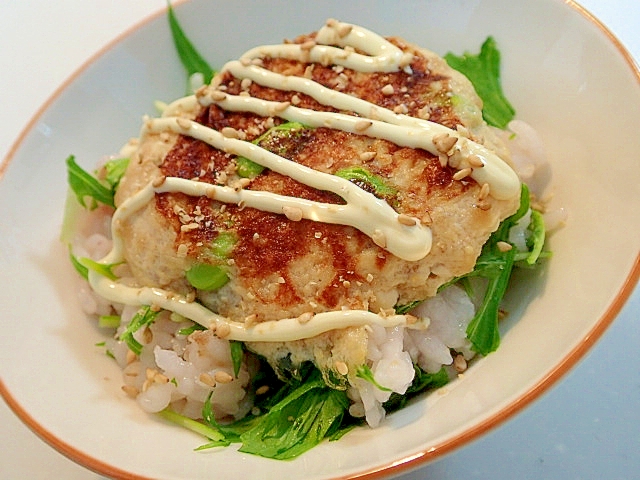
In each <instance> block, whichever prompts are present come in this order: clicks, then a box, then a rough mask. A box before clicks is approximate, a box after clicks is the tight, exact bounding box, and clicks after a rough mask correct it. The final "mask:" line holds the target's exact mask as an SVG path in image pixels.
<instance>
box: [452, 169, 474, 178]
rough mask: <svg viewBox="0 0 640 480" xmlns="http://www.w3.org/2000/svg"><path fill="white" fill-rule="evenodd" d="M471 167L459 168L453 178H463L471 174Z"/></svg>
mask: <svg viewBox="0 0 640 480" xmlns="http://www.w3.org/2000/svg"><path fill="white" fill-rule="evenodd" d="M471 171H472V170H471V169H470V168H463V169H462V170H458V171H457V172H456V173H454V174H453V179H454V180H462V179H463V178H466V177H468V176H469V175H470V174H471Z"/></svg>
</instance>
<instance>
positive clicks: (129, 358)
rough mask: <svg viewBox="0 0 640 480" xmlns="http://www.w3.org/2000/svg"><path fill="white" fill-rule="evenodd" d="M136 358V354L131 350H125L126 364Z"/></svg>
mask: <svg viewBox="0 0 640 480" xmlns="http://www.w3.org/2000/svg"><path fill="white" fill-rule="evenodd" d="M137 358H138V356H137V355H136V354H135V353H134V352H132V351H131V350H127V356H126V357H125V359H126V362H127V365H130V364H132V363H133V362H135V361H136V359H137Z"/></svg>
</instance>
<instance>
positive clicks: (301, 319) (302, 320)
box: [297, 312, 314, 325]
mask: <svg viewBox="0 0 640 480" xmlns="http://www.w3.org/2000/svg"><path fill="white" fill-rule="evenodd" d="M313 316H314V314H313V312H305V313H303V314H302V315H300V316H298V318H297V320H298V323H299V324H301V325H304V324H305V323H308V322H309V321H310V320H311V319H312V318H313Z"/></svg>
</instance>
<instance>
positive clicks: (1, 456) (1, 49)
mask: <svg viewBox="0 0 640 480" xmlns="http://www.w3.org/2000/svg"><path fill="white" fill-rule="evenodd" d="M515 1H517V0H515ZM581 4H582V5H583V6H584V7H586V8H587V10H589V11H590V12H592V13H593V14H594V15H595V16H596V17H598V18H599V19H600V20H601V21H602V22H603V23H604V24H605V25H606V26H608V28H610V29H611V31H612V32H613V33H614V34H615V35H616V36H617V37H618V38H619V39H620V40H621V41H622V43H623V44H624V45H625V46H626V47H627V49H628V50H629V51H630V52H631V53H632V55H633V56H634V57H635V58H636V59H637V60H638V61H640V1H639V0H583V1H582V2H581ZM165 5H166V0H135V1H130V0H89V1H86V0H56V1H49V0H4V1H3V2H2V5H1V6H0V105H2V108H1V110H0V111H1V112H2V113H1V115H0V125H1V127H0V159H2V158H4V157H5V156H6V155H7V153H8V152H9V149H10V148H11V146H12V144H13V142H14V141H15V139H16V138H17V136H18V135H19V134H20V132H21V131H22V129H23V128H24V127H25V125H26V124H27V122H28V121H29V120H30V118H31V116H32V115H33V114H34V113H35V112H36V111H37V109H38V108H39V107H40V105H41V104H42V103H43V102H44V101H45V100H47V99H48V98H49V97H50V96H51V94H52V93H53V92H54V90H55V89H56V88H57V87H58V86H59V85H61V84H62V83H63V82H64V81H65V80H66V79H67V78H68V77H69V75H71V74H72V73H73V72H74V71H75V70H76V69H77V68H78V67H79V66H80V65H81V64H82V63H83V62H84V61H85V60H87V59H88V58H89V57H90V56H91V55H93V54H94V53H95V52H97V51H98V50H99V49H100V48H101V47H102V46H104V45H105V44H106V43H107V42H109V41H110V40H112V39H113V38H114V37H116V36H117V35H119V34H121V33H122V32H124V31H126V30H127V29H128V28H129V27H131V26H133V25H135V24H136V23H137V22H138V21H140V20H141V19H143V18H144V17H145V16H147V15H148V14H151V13H153V12H156V11H157V10H159V9H161V8H163V7H164V6H165ZM638 134H639V135H640V125H639V126H638ZM639 155H640V152H639ZM639 161H640V159H639ZM638 207H640V205H639V206H638ZM638 320H640V288H638V287H636V289H635V292H634V293H633V295H632V297H631V298H630V300H629V302H628V303H627V305H626V306H625V307H624V309H623V310H622V312H621V314H620V315H619V317H618V318H617V319H616V320H615V322H614V323H613V325H612V326H611V327H610V328H609V329H608V330H607V331H606V333H605V334H604V336H603V337H602V339H601V340H600V341H599V342H598V343H597V344H596V345H595V347H594V348H593V349H592V350H591V351H590V353H589V354H588V355H587V357H586V358H584V359H583V360H582V361H581V362H580V363H579V364H578V365H577V366H576V367H575V368H574V369H573V370H572V371H571V372H570V373H569V374H568V375H567V376H566V377H565V378H564V379H563V380H562V381H561V382H559V383H558V384H557V385H556V386H554V387H553V388H552V389H551V390H550V391H549V392H547V393H546V394H545V395H543V397H542V398H541V399H539V400H537V401H536V402H534V403H533V405H531V406H529V407H528V408H527V409H525V411H524V412H521V413H520V414H519V415H517V416H516V417H514V418H513V419H511V420H509V421H508V422H507V423H506V424H504V425H502V426H501V427H499V428H498V429H496V430H494V431H492V432H490V433H489V434H487V435H485V436H484V437H482V438H480V439H478V440H476V441H475V442H473V443H472V444H470V445H467V446H466V447H464V448H462V449H460V450H458V451H455V452H454V453H452V454H450V455H448V456H446V457H444V458H442V459H440V460H438V461H436V462H435V463H432V464H430V465H427V466H425V467H423V468H421V469H419V470H417V471H414V472H411V473H408V474H405V475H403V476H401V477H399V478H400V479H401V480H419V479H426V478H428V479H430V480H440V479H449V478H451V479H453V478H465V479H493V480H499V479H562V480H573V479H608V480H614V479H619V480H628V479H634V478H640V329H639V328H638ZM0 445H1V446H0V480H8V479H27V478H28V479H32V480H37V479H51V478H58V479H67V480H74V479H78V480H87V479H97V478H101V477H100V476H98V475H96V474H95V473H92V472H90V471H88V470H85V469H84V468H83V467H81V466H79V465H76V464H75V463H73V462H71V461H70V460H68V459H67V458H65V457H64V456H62V455H61V454H59V453H57V452H56V451H55V450H53V449H52V448H50V447H49V446H48V445H46V444H45V443H44V442H42V441H41V440H40V439H39V438H38V437H36V436H35V435H34V434H33V433H32V432H31V431H30V430H29V429H27V428H26V427H25V426H24V425H23V424H22V423H21V421H20V420H19V419H18V418H17V417H15V416H14V415H13V413H12V412H11V410H9V408H8V407H7V405H6V404H5V403H4V402H2V401H0Z"/></svg>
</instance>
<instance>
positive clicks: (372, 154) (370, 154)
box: [360, 152, 377, 162]
mask: <svg viewBox="0 0 640 480" xmlns="http://www.w3.org/2000/svg"><path fill="white" fill-rule="evenodd" d="M376 155H377V153H376V152H362V153H361V154H360V160H361V161H363V162H368V161H370V160H373V159H374V158H376Z"/></svg>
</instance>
